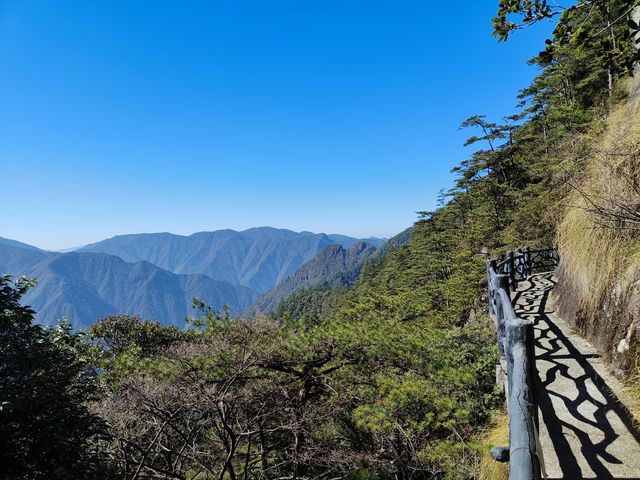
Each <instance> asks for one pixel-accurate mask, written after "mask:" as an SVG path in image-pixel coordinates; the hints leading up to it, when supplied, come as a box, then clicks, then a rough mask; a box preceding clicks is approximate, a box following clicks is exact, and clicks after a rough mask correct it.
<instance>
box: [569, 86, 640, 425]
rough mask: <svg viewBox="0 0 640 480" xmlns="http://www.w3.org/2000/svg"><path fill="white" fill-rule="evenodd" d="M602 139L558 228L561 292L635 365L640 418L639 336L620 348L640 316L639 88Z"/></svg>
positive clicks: (612, 350) (586, 327)
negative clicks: (639, 306)
mask: <svg viewBox="0 0 640 480" xmlns="http://www.w3.org/2000/svg"><path fill="white" fill-rule="evenodd" d="M598 137H599V138H598V140H597V141H595V142H594V143H593V144H592V148H591V151H592V154H591V155H590V157H589V158H588V161H587V162H586V165H587V167H586V169H585V171H584V172H582V175H581V178H580V179H574V180H573V181H572V182H573V184H572V185H571V187H572V192H571V193H570V194H569V196H568V197H567V199H566V201H565V205H564V206H565V207H566V208H565V213H564V215H563V217H562V219H561V221H560V222H559V224H558V228H557V235H558V237H557V241H558V249H559V253H560V257H561V259H562V265H561V268H560V271H559V275H560V280H561V285H560V286H561V287H562V290H561V291H562V292H563V293H562V294H561V295H564V296H565V297H566V298H565V299H564V301H565V302H567V301H568V302H569V303H571V302H573V306H574V307H575V309H576V316H577V317H579V318H575V320H576V321H577V322H578V324H577V326H578V327H579V328H580V330H581V331H582V332H583V333H586V334H587V335H588V336H589V337H590V339H591V340H592V341H593V342H594V344H596V345H599V346H600V348H602V349H603V353H605V357H606V358H608V359H610V360H613V361H614V366H615V367H620V368H621V369H622V370H624V371H626V372H627V373H629V372H630V370H631V372H630V373H631V375H630V377H629V379H628V380H627V382H626V389H627V392H628V393H629V394H630V396H631V397H632V398H633V399H635V400H636V402H635V403H636V404H635V405H627V407H628V408H630V409H631V410H632V413H633V414H634V415H635V418H636V419H640V367H638V365H640V359H638V352H640V348H638V347H637V341H638V340H637V339H635V340H634V342H635V345H632V348H631V350H630V351H629V352H627V353H626V354H625V355H624V358H623V356H620V355H618V354H617V353H616V346H617V342H618V341H619V340H620V339H622V338H624V336H625V334H626V333H627V331H628V330H629V325H630V324H631V322H632V320H633V319H636V321H637V319H639V318H640V311H637V310H638V300H637V299H638V297H639V296H640V92H632V95H631V96H630V97H629V99H628V101H624V102H622V103H621V104H619V105H618V107H617V108H616V109H615V110H613V111H612V112H611V113H610V114H609V115H608V117H607V119H606V126H605V128H604V130H603V132H602V133H601V134H600V135H598ZM570 182H571V181H570ZM569 297H571V298H569ZM613 307H615V310H612V308H613ZM614 312H615V313H614ZM567 314H568V312H567ZM607 314H609V315H607ZM580 322H586V323H585V324H580ZM634 358H636V359H637V361H636V362H635V364H636V368H635V370H634V369H633V368H630V367H633V364H634V361H633V360H634Z"/></svg>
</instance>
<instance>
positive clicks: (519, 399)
mask: <svg viewBox="0 0 640 480" xmlns="http://www.w3.org/2000/svg"><path fill="white" fill-rule="evenodd" d="M532 338H533V322H532V321H531V320H522V319H519V318H512V319H509V320H508V321H507V323H506V344H507V365H508V380H509V381H508V384H509V406H508V408H509V462H510V465H509V479H510V480H532V479H535V480H537V479H539V478H540V465H539V462H538V456H537V445H536V428H537V426H536V425H535V417H536V412H535V410H536V409H537V406H536V404H535V399H534V392H533V385H532V378H531V362H532V361H534V358H532V357H531V356H530V355H531V347H532V345H531V339H532Z"/></svg>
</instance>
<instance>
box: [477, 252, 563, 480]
mask: <svg viewBox="0 0 640 480" xmlns="http://www.w3.org/2000/svg"><path fill="white" fill-rule="evenodd" d="M557 264H558V254H557V251H556V250H555V249H554V248H547V249H537V250H531V249H530V248H529V247H527V248H525V249H524V250H520V249H518V250H516V251H515V252H512V251H510V252H507V253H506V254H505V255H504V259H501V260H500V261H498V260H497V259H494V260H489V262H488V263H487V284H488V292H489V311H490V313H491V314H492V315H493V316H494V318H495V323H496V333H497V339H498V348H499V349H500V356H501V357H502V359H503V363H506V370H507V372H506V374H507V382H506V383H507V385H506V386H505V394H506V397H507V405H508V411H509V447H497V448H495V449H493V450H492V455H494V458H496V459H500V460H502V461H505V460H506V457H507V456H508V459H509V462H510V465H509V478H510V479H512V480H513V479H518V480H539V479H540V472H541V462H540V458H541V452H538V445H539V442H538V438H537V432H538V403H537V399H536V395H535V388H534V387H535V383H536V377H537V370H536V366H535V351H534V333H533V323H534V322H533V321H532V320H523V319H520V318H518V316H517V315H516V313H515V310H514V308H513V303H512V301H511V295H510V291H511V289H513V290H515V289H516V288H517V286H518V281H520V280H524V279H525V278H527V277H528V276H529V275H531V273H532V272H533V270H534V269H536V268H549V267H551V266H553V267H554V268H555V266H557ZM507 453H508V455H507ZM543 468H544V467H543Z"/></svg>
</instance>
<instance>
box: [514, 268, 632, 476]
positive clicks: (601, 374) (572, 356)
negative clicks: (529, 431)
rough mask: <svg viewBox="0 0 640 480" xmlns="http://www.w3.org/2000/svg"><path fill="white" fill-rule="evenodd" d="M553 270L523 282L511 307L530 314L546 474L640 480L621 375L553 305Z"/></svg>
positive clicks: (519, 314)
mask: <svg viewBox="0 0 640 480" xmlns="http://www.w3.org/2000/svg"><path fill="white" fill-rule="evenodd" d="M554 285H555V279H554V278H553V277H552V274H550V273H544V274H539V275H533V276H532V277H530V278H529V279H528V280H527V281H523V282H521V283H520V285H519V288H518V291H517V292H516V293H515V296H514V303H515V304H516V309H515V310H516V314H517V315H518V316H519V317H520V318H527V319H531V320H534V321H535V333H536V365H537V368H538V375H539V380H540V384H539V385H538V387H539V388H538V402H539V405H540V441H541V444H542V452H543V454H544V463H545V466H546V473H547V478H549V479H564V480H580V479H620V480H622V479H626V480H630V479H637V480H640V442H639V440H640V437H639V436H638V434H637V432H636V431H634V430H633V428H632V427H631V421H630V419H629V417H628V416H627V415H626V413H625V411H624V409H622V408H621V407H620V402H619V401H618V396H621V395H622V393H621V388H622V386H621V385H620V382H619V381H618V380H617V379H616V378H615V377H613V376H612V375H611V374H609V373H608V372H607V370H606V368H605V366H604V364H603V362H602V360H601V359H600V356H599V355H598V353H597V352H596V350H595V348H594V347H593V346H591V345H590V344H589V343H588V342H587V341H586V340H585V339H584V338H582V337H581V336H579V335H578V334H576V333H574V332H573V331H572V330H571V328H570V327H569V326H568V325H567V324H566V323H565V322H564V321H563V320H562V319H560V318H559V317H557V316H556V315H555V314H554V312H553V304H552V302H551V301H550V299H549V293H550V291H551V290H552V289H553V287H554Z"/></svg>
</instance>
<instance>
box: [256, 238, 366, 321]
mask: <svg viewBox="0 0 640 480" xmlns="http://www.w3.org/2000/svg"><path fill="white" fill-rule="evenodd" d="M375 251H376V250H375V248H374V247H373V246H372V245H369V244H368V243H365V242H358V243H354V244H353V245H352V246H351V247H349V248H348V249H345V248H343V247H342V246H341V245H339V244H335V245H329V246H328V247H325V248H324V249H322V250H321V251H320V253H318V255H316V256H315V257H314V258H312V259H311V260H309V261H308V262H307V263H305V264H304V265H302V266H301V267H300V268H299V269H298V270H297V271H296V272H295V273H294V274H293V275H292V276H291V277H289V278H287V279H286V280H283V281H282V282H280V283H279V284H278V285H277V286H276V287H275V288H273V289H271V290H269V291H268V292H267V293H265V294H264V295H262V296H261V297H260V298H259V299H258V300H257V301H256V302H255V303H254V304H253V305H251V306H250V307H249V308H248V309H247V311H246V312H245V314H246V315H254V314H256V313H262V314H266V313H269V312H270V311H272V310H273V309H274V308H276V307H277V306H278V304H279V303H280V302H281V301H282V300H284V299H285V298H287V297H289V296H291V295H293V294H294V293H296V292H298V291H300V290H302V289H305V288H309V287H314V286H317V285H322V286H323V287H341V286H343V287H352V286H353V285H354V284H355V282H356V280H357V279H358V276H359V275H360V269H361V267H362V265H363V263H364V262H365V261H366V260H367V259H368V258H369V257H371V256H372V255H373V253H374V252H375Z"/></svg>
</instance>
